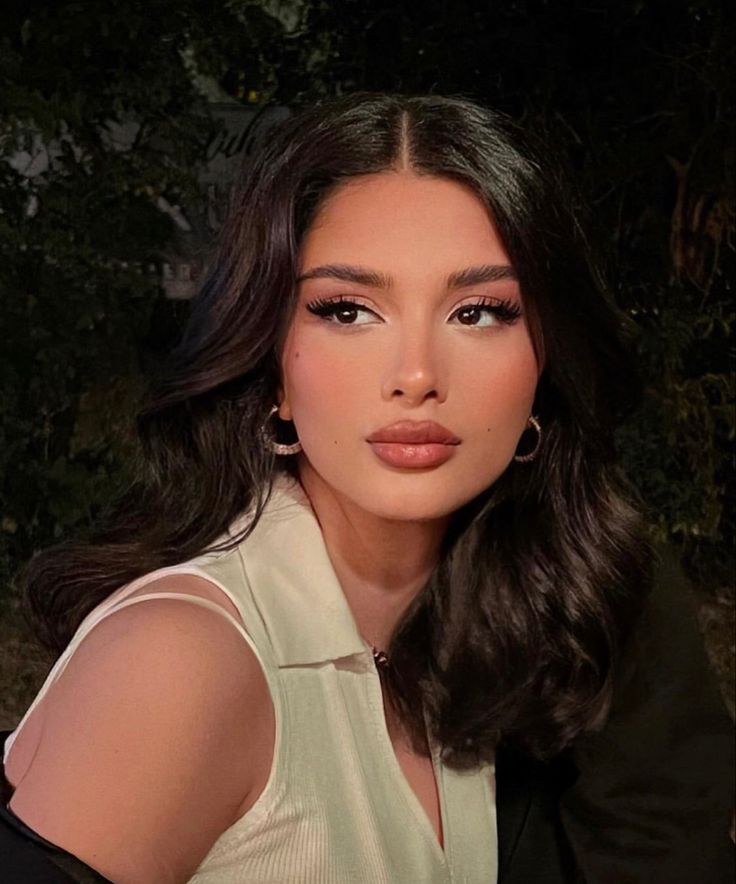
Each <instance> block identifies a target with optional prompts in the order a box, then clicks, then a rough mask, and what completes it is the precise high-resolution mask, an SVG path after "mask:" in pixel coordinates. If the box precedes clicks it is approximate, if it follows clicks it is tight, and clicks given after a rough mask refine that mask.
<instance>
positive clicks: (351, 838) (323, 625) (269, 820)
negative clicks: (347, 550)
mask: <svg viewBox="0 0 736 884" xmlns="http://www.w3.org/2000/svg"><path fill="white" fill-rule="evenodd" d="M237 527H238V526H237V525H235V526H233V528H234V529H235V530H237ZM231 530H232V529H231ZM176 573H180V574H194V575H198V576H200V577H204V578H206V579H207V580H209V581H210V582H211V583H213V584H215V585H216V586H217V587H219V589H220V590H221V591H222V592H223V593H224V594H225V595H226V596H227V597H228V598H229V599H230V600H231V601H232V602H233V604H234V605H235V607H236V608H237V610H238V612H239V613H240V616H241V618H242V624H244V625H245V628H243V625H242V624H241V623H238V622H237V620H236V619H235V618H233V617H232V616H231V615H230V614H229V613H228V612H227V611H225V609H224V608H222V607H220V606H219V605H217V604H215V603H214V602H211V601H208V600H206V599H201V598H199V597H197V596H191V595H184V594H178V593H170V592H164V593H149V594H144V595H140V596H136V597H135V598H132V599H130V598H127V596H129V595H130V593H131V592H134V591H136V590H139V589H140V588H141V587H143V586H145V585H146V584H147V583H149V582H150V581H151V580H153V579H155V578H157V577H161V576H164V575H165V574H176ZM151 598H168V599H179V600H182V601H187V602H191V603H193V604H197V605H202V606H204V607H207V608H211V609H213V610H216V611H218V612H219V613H221V614H222V616H223V617H226V618H227V619H228V620H229V621H230V622H231V623H232V625H233V628H235V629H237V630H238V632H239V633H240V634H241V635H242V637H243V640H244V641H246V642H247V643H248V645H249V646H250V647H251V649H252V650H253V652H254V653H255V655H256V657H257V659H258V661H259V662H260V665H261V667H262V669H263V672H264V674H265V677H266V681H267V684H268V687H269V689H270V693H271V697H272V700H273V704H274V710H275V719H276V736H275V746H274V758H273V764H272V768H271V772H270V777H269V780H268V783H267V785H266V787H265V789H264V791H263V792H262V793H261V795H260V797H259V798H258V800H257V801H256V803H255V804H254V805H253V807H252V808H251V809H250V810H249V811H248V812H247V813H245V814H244V815H243V816H242V817H241V818H240V819H239V820H237V822H235V823H234V824H233V825H232V826H230V828H228V829H227V830H226V831H224V832H223V833H222V834H221V835H220V837H219V838H218V839H217V841H216V842H215V843H214V844H213V846H212V848H211V849H210V851H209V853H208V854H207V856H206V857H205V858H204V860H203V861H202V863H201V864H200V866H199V868H198V869H197V871H196V873H195V874H194V876H193V877H192V878H191V879H190V882H191V884H451V882H452V884H496V878H497V837H496V808H495V783H494V768H493V765H485V766H483V767H481V768H479V769H477V770H474V771H470V772H467V771H465V772H458V771H453V770H451V769H449V768H447V767H446V766H445V765H444V764H443V763H442V761H441V759H440V757H439V753H438V751H437V749H436V747H434V748H433V752H432V754H433V763H434V770H435V777H436V780H437V788H438V792H439V798H440V810H441V816H442V828H443V835H444V838H443V840H444V849H443V848H442V847H441V846H440V844H439V842H438V840H437V837H436V835H435V832H434V829H433V828H432V825H431V823H430V821H429V819H428V817H427V815H426V813H425V811H424V808H423V807H422V805H421V804H420V802H419V800H418V798H417V797H416V795H415V794H414V792H413V790H412V788H411V786H410V785H409V783H408V782H407V780H406V779H405V777H404V774H403V772H402V770H401V767H400V766H399V763H398V761H397V759H396V756H395V754H394V750H393V746H392V744H391V739H390V737H389V734H388V731H387V728H386V721H385V717H384V710H383V697H382V693H381V685H380V681H379V678H378V674H377V672H376V669H375V665H374V663H373V655H372V651H371V648H370V646H369V645H368V644H367V643H366V642H365V641H364V640H363V639H362V638H361V636H360V634H359V633H358V630H357V627H356V624H355V621H354V619H353V617H352V614H351V611H350V608H349V607H348V604H347V601H346V599H345V596H344V595H343V592H342V589H341V587H340V584H339V582H338V580H337V577H336V575H335V573H334V570H333V568H332V565H331V563H330V560H329V557H328V555H327V550H326V548H325V545H324V541H323V538H322V532H321V530H320V527H319V524H318V522H317V519H316V517H315V515H314V512H313V511H312V509H311V507H310V505H309V501H308V499H307V497H306V495H305V494H304V492H303V490H302V488H301V486H300V485H299V483H298V482H296V481H295V480H293V479H291V478H289V477H286V476H281V477H279V478H278V479H277V480H276V482H275V485H274V491H273V494H272V495H271V498H270V499H269V501H268V503H267V505H266V508H265V510H264V512H263V514H262V516H261V518H260V520H259V521H258V524H257V525H256V527H255V529H254V530H253V531H252V533H251V534H250V535H249V536H248V537H247V538H246V539H245V540H244V541H242V542H241V543H240V544H239V546H237V547H236V548H235V549H232V550H229V551H226V552H222V553H211V554H207V555H204V556H202V557H200V558H197V559H194V560H192V561H189V562H186V563H183V564H181V565H177V566H175V567H171V568H165V569H162V570H159V571H154V572H152V573H150V574H147V575H145V576H144V577H141V578H140V579H138V580H135V581H134V582H133V583H130V584H128V585H127V586H124V587H122V588H121V589H119V590H118V591H117V592H115V593H113V594H112V595H111V596H109V597H108V598H107V599H106V600H105V601H104V602H103V603H102V604H100V605H99V606H98V607H97V608H95V609H94V610H93V611H92V612H91V613H90V614H89V615H88V617H87V618H86V619H85V620H84V621H83V623H82V624H81V625H80V627H79V629H78V630H77V633H76V634H75V636H74V638H73V639H72V641H71V643H70V644H69V646H68V648H67V649H66V651H65V652H64V653H63V654H62V656H61V657H60V658H59V660H58V661H57V663H56V665H55V666H54V668H53V669H52V670H51V672H50V673H49V676H48V678H47V680H46V682H45V684H44V685H43V687H42V688H41V691H40V692H39V694H38V696H37V697H36V699H35V700H34V702H33V704H32V705H31V707H30V708H29V710H28V712H26V715H25V716H24V718H23V720H22V721H21V722H20V724H19V725H18V727H17V728H16V730H15V732H14V733H13V734H11V735H10V737H9V738H8V739H7V741H6V745H5V757H6V758H7V754H8V752H9V751H10V749H11V748H12V745H13V741H14V738H15V736H16V735H17V734H18V732H19V731H20V729H21V728H22V727H23V724H24V722H25V721H26V720H27V718H28V716H29V715H30V713H31V711H32V710H33V709H34V708H35V706H36V705H37V703H38V702H39V701H40V700H41V698H42V697H43V696H44V694H45V693H46V691H47V690H48V687H49V685H50V684H52V683H53V681H54V680H55V679H56V678H58V677H59V675H60V674H61V672H62V671H63V670H64V667H65V666H66V664H67V662H68V660H69V658H70V657H71V655H72V654H73V653H74V650H75V649H76V648H77V646H78V645H79V643H80V642H81V641H82V639H83V638H84V637H85V636H86V635H87V633H89V631H90V630H91V629H93V628H94V627H95V625H96V624H97V623H99V622H100V621H101V620H102V619H103V617H106V616H108V615H109V614H111V613H112V612H113V611H117V610H119V609H120V608H123V607H126V606H127V605H131V604H139V603H142V602H143V601H145V600H146V599H151ZM192 813H194V814H196V813H197V808H196V807H193V808H192Z"/></svg>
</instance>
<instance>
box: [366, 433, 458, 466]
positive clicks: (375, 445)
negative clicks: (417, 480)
mask: <svg viewBox="0 0 736 884" xmlns="http://www.w3.org/2000/svg"><path fill="white" fill-rule="evenodd" d="M366 441H367V442H368V443H369V444H370V446H371V448H372V449H373V452H374V454H375V455H376V456H377V457H378V458H380V459H381V460H382V461H384V462H385V463H387V464H389V465H390V466H392V467H401V468H408V469H427V468H428V467H436V466H439V465H440V464H443V463H445V462H446V461H448V460H449V459H450V458H451V457H452V456H453V454H454V453H455V448H456V447H457V446H458V445H459V444H460V439H458V437H457V436H455V435H454V433H451V432H450V430H448V429H447V428H446V427H443V426H442V425H441V424H438V423H435V422H434V421H398V422H397V423H395V424H390V425H389V426H387V427H383V428H382V429H380V430H376V432H375V433H371V435H370V436H368V438H367V439H366Z"/></svg>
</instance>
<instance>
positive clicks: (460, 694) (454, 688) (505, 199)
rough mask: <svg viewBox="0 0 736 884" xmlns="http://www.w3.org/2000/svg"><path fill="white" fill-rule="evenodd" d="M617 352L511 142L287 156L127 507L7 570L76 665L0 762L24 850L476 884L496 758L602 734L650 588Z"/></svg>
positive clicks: (474, 139)
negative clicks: (616, 441)
mask: <svg viewBox="0 0 736 884" xmlns="http://www.w3.org/2000/svg"><path fill="white" fill-rule="evenodd" d="M619 326H620V319H619V317H618V315H617V314H616V312H615V311H614V310H613V308H612V307H611V306H610V305H609V303H608V302H607V301H606V299H605V297H604V296H603V294H602V291H601V285H600V282H599V279H598V277H597V276H596V274H595V272H594V270H593V269H592V267H591V264H590V261H589V259H588V257H587V253H586V249H585V245H584V243H583V242H582V239H581V236H580V233H579V229H578V226H577V224H576V219H575V216H574V214H573V212H572V211H571V209H570V204H569V200H568V198H567V196H566V194H565V192H564V191H563V190H562V188H561V187H560V186H559V184H558V182H557V181H556V177H555V176H554V175H553V174H552V172H551V170H550V169H549V168H545V167H544V165H543V164H542V162H541V161H540V159H539V157H537V156H535V155H534V153H533V151H532V150H531V149H530V148H529V146H528V145H527V144H526V143H525V141H524V139H523V138H522V136H521V134H520V133H519V132H518V131H516V129H515V127H514V126H513V125H512V124H511V123H509V122H508V121H507V120H505V119H504V118H502V117H500V116H498V115H496V114H493V113H491V112H489V111H486V110H483V109H481V108H479V107H477V106H475V105H473V104H471V103H469V102H465V101H460V100H451V99H443V98H436V97H429V98H403V97H395V96H382V95H375V96H374V95H354V96H351V97H348V98H344V99H339V100H336V101H333V102H330V103H327V104H325V105H323V106H321V107H319V108H316V109H312V110H308V111H306V112H304V113H302V114H301V115H299V116H298V117H295V118H293V119H292V120H290V121H288V122H287V123H286V124H284V125H283V126H281V127H280V128H279V130H278V131H276V132H274V133H273V136H272V137H271V138H270V140H269V142H268V143H267V144H266V145H264V147H263V148H262V150H261V152H260V154H259V155H258V156H257V157H256V158H255V159H254V161H253V162H252V164H251V165H250V166H249V169H248V171H247V173H246V175H245V180H244V182H243V184H242V187H241V189H240V191H239V195H238V197H237V199H236V201H235V204H234V206H233V211H232V215H231V218H230V220H229V222H228V224H227V226H226V230H225V236H224V239H223V243H222V247H221V250H220V253H219V256H218V258H217V260H216V261H215V262H214V264H213V266H212V269H211V271H210V274H209V277H208V279H207V281H206V283H205V285H204V287H203V290H202V293H201V295H200V297H199V298H198V299H197V302H196V304H195V306H194V310H193V313H192V317H191V321H190V324H189V327H188V330H187V332H186V334H185V337H184V340H183V343H182V345H181V346H180V348H179V349H178V351H177V352H176V353H175V354H174V356H173V358H172V360H171V364H170V366H169V370H168V373H167V374H166V376H165V377H164V378H163V379H161V380H160V381H159V383H158V385H157V387H156V390H155V393H154V395H153V397H152V400H151V404H150V405H149V406H148V408H147V410H146V411H145V413H144V414H143V415H142V418H141V422H140V429H141V433H142V439H143V442H144V450H145V462H144V464H143V469H142V471H141V475H140V479H139V481H138V482H137V484H136V486H135V487H134V488H133V489H132V490H131V492H130V493H129V494H128V495H127V497H126V498H125V499H124V500H123V501H122V502H121V503H120V505H119V506H118V508H117V510H116V513H115V515H114V518H113V519H112V521H111V523H110V525H109V527H108V528H107V529H106V530H105V531H104V532H100V534H99V535H98V537H97V538H95V540H94V542H93V543H92V544H90V545H72V546H67V547H66V548H63V549H62V550H56V551H49V552H47V553H45V554H43V555H41V556H39V557H38V558H37V559H36V560H35V562H34V563H33V564H32V567H31V570H30V575H29V588H30V594H31V599H32V602H33V604H34V606H35V610H36V612H37V615H38V618H39V622H40V623H41V624H42V626H43V628H44V630H45V633H44V634H45V637H46V639H47V641H48V642H49V643H51V644H53V645H54V646H55V647H57V648H58V649H59V650H62V649H66V650H64V653H63V654H62V656H61V657H60V659H59V662H58V663H57V666H56V667H55V669H54V671H52V673H51V675H50V677H49V680H48V681H47V684H46V685H45V686H44V688H43V689H42V691H41V692H40V694H39V696H38V698H37V700H36V702H35V703H34V704H33V706H32V707H31V709H30V710H29V712H28V713H27V715H26V717H25V718H24V720H23V721H22V722H21V725H20V726H19V727H18V728H17V729H16V731H15V732H14V734H13V735H12V737H11V738H10V739H9V740H8V741H7V742H6V753H5V767H6V776H7V779H8V781H9V783H10V787H11V789H12V798H11V800H10V803H9V810H10V811H11V812H12V814H13V815H14V817H15V818H16V819H17V820H19V821H21V822H20V824H19V825H25V826H27V827H28V828H29V829H30V830H31V831H32V832H35V833H36V835H37V836H40V837H41V838H43V839H44V840H45V841H46V842H50V843H51V844H53V845H56V846H58V847H60V848H63V849H64V850H65V851H67V852H68V853H70V854H73V855H74V856H75V857H77V858H78V859H79V860H80V861H82V862H83V863H84V864H85V865H86V866H87V867H89V868H90V869H93V870H96V872H97V873H99V874H101V875H103V876H105V877H106V878H108V879H110V880H112V881H116V882H117V881H120V882H126V884H127V882H165V881H172V882H173V881H187V880H189V881H193V882H220V881H248V882H261V881H263V882H266V881H268V882H327V881H330V882H332V881H334V882H343V881H345V882H348V881H351V882H352V881H355V882H362V881H365V882H379V881H380V882H414V881H416V882H435V881H437V882H440V881H443V882H444V881H449V880H451V879H452V880H464V881H468V882H484V884H488V882H493V881H494V880H496V879H497V872H498V850H497V844H496V837H495V834H496V818H495V814H496V803H495V796H494V759H495V756H496V750H497V747H499V751H500V750H501V749H502V748H503V747H506V748H507V749H508V750H509V751H516V752H518V753H522V754H525V755H526V756H529V757H533V758H537V759H546V758H549V757H551V756H555V755H558V754H559V753H560V752H562V751H563V750H564V749H565V748H566V747H568V746H570V745H571V743H572V742H573V740H575V738H576V737H578V736H579V735H581V734H584V733H585V732H587V731H592V730H595V729H597V728H600V727H601V725H602V724H603V722H604V720H605V718H606V715H607V712H608V710H609V706H610V701H611V696H612V690H613V683H614V676H615V675H616V674H617V673H618V671H619V664H620V660H621V655H622V649H623V648H624V646H625V643H626V640H627V636H628V635H629V633H630V630H631V627H632V624H633V623H634V621H635V618H636V615H637V613H638V612H639V610H640V609H641V606H642V604H643V600H644V598H645V596H646V594H647V592H648V589H649V586H650V565H651V559H652V553H651V550H650V548H649V546H648V544H647V543H646V542H645V540H644V539H643V538H644V530H643V526H642V522H641V519H640V518H639V516H638V514H637V512H636V510H635V508H634V507H633V506H632V505H631V504H630V503H629V502H628V492H627V489H626V486H625V484H624V482H623V480H622V478H621V477H620V474H619V472H618V469H617V466H616V460H615V452H614V450H613V446H612V443H611V432H612V428H613V426H614V422H615V417H616V413H617V412H618V411H619V410H620V409H621V408H622V407H625V406H626V404H627V403H628V402H629V401H630V399H631V394H632V391H633V389H634V387H635V384H634V380H633V374H632V371H631V368H630V365H629V363H628V360H627V358H626V355H625V348H624V347H623V345H622V344H621V342H620V337H619ZM287 434H288V435H287ZM512 791H513V790H512ZM509 794H510V793H509ZM499 809H500V806H499ZM498 848H499V849H500V851H501V853H502V854H503V851H504V850H505V849H506V846H505V845H504V844H500V845H498ZM560 850H561V851H562V852H564V847H561V848H560ZM560 862H561V863H563V864H565V863H566V864H569V865H570V867H572V859H571V857H570V856H568V855H566V856H565V857H564V858H562V859H561V860H560ZM570 874H573V872H572V870H571V871H570ZM540 880H541V879H540Z"/></svg>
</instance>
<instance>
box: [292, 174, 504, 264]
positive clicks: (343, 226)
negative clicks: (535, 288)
mask: <svg viewBox="0 0 736 884" xmlns="http://www.w3.org/2000/svg"><path fill="white" fill-rule="evenodd" d="M328 260H329V261H330V262H340V263H346V264H361V265H366V266H369V267H372V268H374V269H386V270H389V269H390V270H391V272H392V273H393V274H397V275H400V274H401V272H402V270H404V271H406V272H410V273H412V274H416V273H417V272H418V271H420V270H424V271H425V272H426V273H428V274H429V273H432V272H435V271H437V272H442V273H447V272H448V271H452V270H455V269H457V268H458V267H465V266H468V265H472V264H483V263H498V264H505V263H509V258H508V254H507V252H506V249H505V246H504V245H503V243H502V241H501V239H500V237H499V235H498V233H497V230H496V227H495V224H494V222H493V219H492V217H491V214H490V212H489V211H488V209H487V207H486V206H485V205H484V203H483V202H482V201H481V199H480V198H479V197H478V196H477V195H476V194H475V193H474V192H473V191H472V190H471V189H470V187H468V186H467V185H465V184H462V183H460V182H457V181H453V180H450V179H447V178H437V177H433V176H429V175H417V174H416V173H414V172H408V171H400V172H381V173H379V174H375V175H365V176H361V177H360V178H355V179H351V180H350V181H347V182H346V183H344V184H342V185H340V186H339V187H337V188H336V189H335V190H334V191H332V193H331V194H330V195H329V196H328V197H327V199H326V200H325V201H324V203H323V204H322V205H321V207H320V208H319V209H318V211H317V213H316V216H315V218H314V220H313V222H312V224H311V226H310V227H309V229H308V230H307V232H306V235H305V237H304V240H303V242H302V246H301V249H300V271H301V272H303V271H304V270H306V269H308V268H309V267H312V266H314V265H316V264H323V263H325V262H327V261H328Z"/></svg>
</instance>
